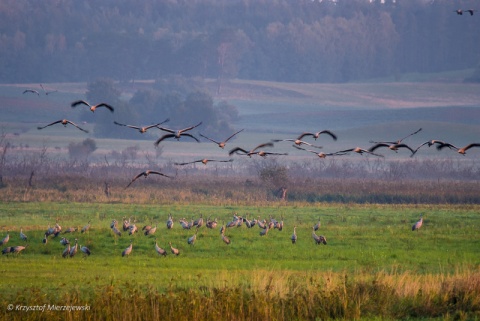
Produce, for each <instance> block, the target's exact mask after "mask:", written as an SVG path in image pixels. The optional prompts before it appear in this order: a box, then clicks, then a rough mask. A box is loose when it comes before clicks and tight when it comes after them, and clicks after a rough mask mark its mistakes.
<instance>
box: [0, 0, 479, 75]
mask: <svg viewBox="0 0 480 321" xmlns="http://www.w3.org/2000/svg"><path fill="white" fill-rule="evenodd" d="M475 4H476V3H475V1H468V0H465V1H455V2H452V1H422V0H412V1H400V0H397V1H388V0H387V1H385V3H382V1H367V0H336V1H327V0H324V1H312V0H296V1H288V0H275V1H273V0H272V1H266V0H264V1H257V0H206V1H181V0H177V1H175V0H173V1H172V0H168V1H166V0H115V1H113V0H98V1H89V0H81V1H73V0H62V1H58V0H44V1H36V0H22V1H18V0H3V1H1V3H0V57H1V59H0V70H2V73H0V81H1V82H60V81H92V80H93V79H97V78H99V77H108V78H112V79H116V80H123V81H129V80H132V79H139V78H144V79H146V78H149V79H160V78H163V77H165V76H172V75H182V76H183V77H186V78H189V77H201V78H218V79H227V78H235V77H236V78H244V79H262V80H271V81H288V82H346V81H353V80H358V79H367V78H373V77H385V76H397V77H399V75H401V74H402V73H406V72H439V71H445V70H455V69H465V68H475V67H476V66H477V65H478V63H479V52H478V43H479V40H480V34H479V33H478V30H479V27H480V20H479V19H480V14H477V13H475V14H474V15H472V16H470V14H468V13H465V14H463V15H457V14H456V13H455V10H456V9H459V8H463V9H469V8H474V6H475ZM479 79H480V71H479V69H478V68H477V70H476V73H475V74H474V75H472V77H471V78H470V79H469V80H470V81H478V80H479Z"/></svg>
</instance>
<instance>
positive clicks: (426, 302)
mask: <svg viewBox="0 0 480 321" xmlns="http://www.w3.org/2000/svg"><path fill="white" fill-rule="evenodd" d="M478 210H479V208H478V206H447V205H445V206H441V205H438V206H427V205H424V206H420V205H419V206H401V205H384V206H381V205H355V204H348V205H341V204H328V205H327V204H320V205H317V206H312V205H309V204H301V203H298V204H295V205H274V204H270V205H263V206H210V205H209V206H207V205H181V204H178V205H162V206H157V205H139V204H91V203H8V202H5V203H2V204H0V213H1V222H2V226H1V228H2V231H3V234H5V233H6V231H7V230H8V231H10V241H9V244H8V245H11V246H13V245H19V244H25V242H23V241H21V240H20V239H19V231H20V228H22V229H23V232H24V233H25V234H27V236H28V237H29V240H28V242H27V243H28V247H27V248H26V249H25V250H24V251H23V252H22V253H20V254H18V255H15V254H10V255H3V256H2V258H1V259H2V275H3V280H2V283H1V285H0V290H1V293H2V301H3V302H2V304H3V306H4V307H6V306H8V304H10V302H15V304H24V305H31V304H38V305H42V304H53V303H56V304H66V302H70V303H71V304H73V303H74V304H77V305H89V306H90V307H91V311H90V312H87V311H86V312H84V314H81V313H78V314H75V313H70V314H67V315H69V316H70V317H71V318H74V319H75V318H79V319H80V318H81V319H83V318H84V317H85V318H92V319H97V318H99V317H100V318H101V319H110V317H108V314H107V311H110V309H112V310H113V308H114V307H115V309H120V310H121V311H122V312H121V313H120V312H116V313H118V314H117V316H118V318H119V319H124V320H127V319H129V318H130V317H134V319H144V318H145V317H147V318H149V317H152V316H153V315H154V314H155V313H157V315H158V316H161V318H162V319H167V320H177V319H185V320H187V319H190V320H191V319H195V320H205V319H214V318H217V317H220V318H221V319H234V320H235V319H238V320H240V319H253V320H262V319H263V320H265V319H272V320H292V317H293V319H298V320H310V319H315V318H321V319H325V318H327V319H329V318H345V319H351V318H357V319H370V318H381V319H396V318H417V317H420V318H433V317H442V318H446V319H448V318H450V317H451V318H452V319H453V318H458V317H459V316H466V317H468V318H469V319H471V318H475V317H479V315H478V314H477V313H479V311H480V310H479V308H480V299H478V294H479V293H480V292H479V291H480V271H479V264H480V261H479V254H480V250H479V249H480V238H479V237H478V228H479V224H480V219H479V217H478ZM234 213H237V214H238V215H242V216H245V217H249V218H250V219H251V218H253V217H260V218H261V219H267V220H268V219H269V218H270V217H272V218H275V219H277V220H280V219H282V218H283V221H284V228H283V230H282V231H279V230H277V229H273V230H270V231H269V232H268V234H267V235H266V236H263V237H262V236H260V235H259V232H260V228H258V227H257V226H255V227H253V228H251V229H249V228H247V227H246V226H245V225H243V226H241V227H238V228H237V227H234V228H228V229H227V231H226V233H225V234H226V235H227V236H228V237H229V238H230V239H231V244H230V245H226V244H224V243H223V242H222V240H221V238H220V234H219V227H218V228H216V229H208V228H206V227H201V228H200V229H199V231H198V234H197V240H196V243H195V244H194V245H189V244H187V239H188V237H190V236H192V235H193V234H194V230H185V229H182V227H181V226H180V224H179V223H178V219H179V218H181V217H186V218H187V219H188V220H189V219H191V218H195V219H196V218H198V217H200V215H202V216H203V217H204V219H206V218H207V217H210V216H211V218H212V219H213V218H217V219H218V221H219V226H220V225H222V223H223V222H228V221H230V220H232V216H233V214H234ZM169 214H172V215H173V217H174V219H175V221H176V222H175V225H174V228H173V229H172V230H168V229H167V228H166V224H165V222H166V220H167V217H168V215H169ZM420 215H423V217H424V225H423V226H422V228H421V229H420V230H419V231H415V232H412V231H411V226H412V225H413V224H414V223H415V222H416V221H417V220H418V218H419V217H420ZM124 216H125V217H132V218H134V219H136V222H137V223H136V224H137V226H138V227H139V229H141V227H142V226H144V225H147V224H148V225H154V224H158V228H157V231H156V233H155V236H144V235H143V234H142V233H141V231H139V233H137V234H134V235H132V236H129V235H128V233H126V232H124V233H123V235H122V236H121V237H117V236H115V235H114V234H113V233H112V232H111V231H110V227H109V226H110V222H111V221H112V219H117V220H119V221H121V220H122V217H124ZM318 219H320V220H321V224H322V225H321V228H320V229H319V231H317V234H319V235H324V236H325V237H326V238H327V245H316V244H315V242H314V240H313V238H312V236H311V234H312V227H313V225H314V224H315V223H316V222H317V221H318ZM57 220H58V223H59V224H60V225H61V226H62V228H63V229H64V230H65V229H66V228H68V227H77V228H78V229H79V230H80V229H81V228H82V227H83V226H84V225H86V224H87V222H89V221H90V224H91V228H90V230H89V231H88V232H86V233H80V232H78V231H77V232H76V233H74V234H71V235H69V234H66V236H67V237H68V238H69V239H70V241H73V239H74V238H78V241H79V244H81V245H86V246H88V247H89V248H90V250H91V252H92V254H91V255H90V256H89V257H86V258H85V257H83V256H82V253H78V254H77V255H76V256H75V257H73V258H67V259H64V258H62V257H61V253H62V251H63V248H64V247H63V246H62V245H61V244H60V243H59V239H60V237H57V238H56V239H55V238H52V237H50V238H49V239H48V243H47V244H43V243H42V238H43V234H44V232H45V230H46V229H47V227H48V226H49V225H50V226H53V225H54V224H55V222H56V221H57ZM293 226H297V229H296V231H297V235H298V241H297V244H295V245H294V244H292V243H291V241H290V236H291V235H292V232H293ZM62 236H63V235H62ZM155 239H157V242H158V244H159V246H160V247H162V248H165V249H167V250H169V248H168V243H169V242H172V245H173V246H174V247H176V248H178V249H179V250H180V252H181V253H180V255H179V256H178V257H176V256H173V255H172V254H171V253H169V254H168V255H167V256H166V257H161V256H159V255H158V254H157V253H156V252H155V249H154V242H155ZM130 241H133V251H132V254H131V255H130V256H128V257H122V256H121V253H122V251H123V250H124V249H125V248H126V247H127V246H128V245H129V244H130ZM234 298H236V299H234ZM380 298H382V300H380ZM105 300H110V301H108V303H106V302H105ZM152 300H153V301H152ZM325 300H326V302H324V301H325ZM454 301H456V302H454ZM72 302H73V303H72ZM153 302H155V304H153ZM180 302H183V304H185V305H187V306H189V309H186V307H184V309H179V308H178V304H180ZM322 302H323V303H322ZM327 303H328V304H327ZM447 303H448V304H447ZM123 304H125V305H128V306H132V305H133V306H138V311H135V309H134V311H127V310H129V309H128V308H126V307H123ZM169 304H175V308H174V307H173V306H169ZM379 304H381V305H382V309H379V308H378V305H379ZM251 305H255V307H252V306H251ZM207 306H208V309H207ZM278 306H282V311H281V312H280V311H277V310H276V309H277V308H278ZM177 309H178V310H177ZM297 310H300V311H301V312H300V311H297ZM3 313H4V316H5V317H6V318H8V319H15V318H17V319H19V320H20V319H23V318H24V317H26V316H28V318H27V319H43V318H45V317H47V316H48V318H54V319H62V318H63V316H64V314H59V313H58V312H52V313H46V314H38V313H36V312H29V313H28V314H26V313H25V312H18V311H12V312H9V311H4V312H3ZM22 313H23V314H22ZM225 313H229V314H225ZM114 315H116V314H114ZM294 316H297V317H298V318H296V317H294ZM112 319H114V318H112Z"/></svg>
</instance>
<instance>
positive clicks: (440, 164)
mask: <svg viewBox="0 0 480 321" xmlns="http://www.w3.org/2000/svg"><path fill="white" fill-rule="evenodd" d="M218 164H219V165H216V166H211V167H208V168H204V165H203V164H200V165H195V166H193V165H189V166H181V167H180V168H179V167H178V166H175V164H174V163H173V162H169V163H166V164H154V165H152V168H158V169H160V171H161V172H162V173H164V174H165V175H167V176H169V177H170V179H168V178H163V179H162V178H161V177H158V175H153V176H154V177H149V178H148V179H146V178H145V179H144V178H142V177H140V178H139V179H138V180H136V182H135V184H132V186H130V187H129V188H128V189H127V190H126V189H125V186H127V185H128V184H129V183H130V182H131V180H132V177H136V176H138V173H139V172H140V171H141V170H140V169H139V167H138V166H136V165H131V164H128V163H127V162H122V161H117V162H112V163H111V164H91V163H89V162H88V161H84V162H79V161H68V160H59V159H48V158H46V157H45V158H43V159H42V158H40V159H39V158H37V157H32V158H30V159H28V158H23V159H19V158H18V159H17V158H10V159H9V160H8V161H5V163H4V164H3V166H2V171H1V172H2V176H1V182H0V184H1V185H0V188H1V190H2V193H1V194H0V199H1V200H2V201H42V200H48V201H65V200H66V199H67V200H68V201H76V202H126V203H130V202H139V203H143V202H145V203H152V202H153V203H155V202H160V203H168V202H188V201H192V202H200V203H212V204H218V203H249V202H269V201H273V202H280V201H283V198H285V200H286V201H287V202H308V203H317V202H331V203H379V204H391V203H393V204H480V170H479V168H478V165H477V164H476V163H475V162H469V161H467V162H466V163H465V161H464V160H448V159H445V160H438V159H421V160H406V161H394V160H390V161H384V160H374V161H372V160H370V161H366V160H365V161H363V160H362V161H361V162H359V161H357V160H349V159H345V160H341V161H340V160H336V159H333V160H328V159H325V160H318V161H317V160H313V161H305V162H302V163H295V162H291V163H289V164H288V165H286V164H283V163H281V162H280V161H279V160H277V159H261V160H252V161H250V160H249V161H242V160H238V159H237V160H235V161H233V162H227V163H218ZM224 164H227V165H224ZM142 168H143V167H142ZM107 186H108V190H107ZM146 189H148V193H145V190H146ZM146 194H148V196H146Z"/></svg>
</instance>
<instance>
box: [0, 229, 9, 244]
mask: <svg viewBox="0 0 480 321" xmlns="http://www.w3.org/2000/svg"><path fill="white" fill-rule="evenodd" d="M8 240H10V234H9V231H7V235H6V236H5V237H4V238H3V240H1V241H0V246H2V245H5V244H7V243H8Z"/></svg>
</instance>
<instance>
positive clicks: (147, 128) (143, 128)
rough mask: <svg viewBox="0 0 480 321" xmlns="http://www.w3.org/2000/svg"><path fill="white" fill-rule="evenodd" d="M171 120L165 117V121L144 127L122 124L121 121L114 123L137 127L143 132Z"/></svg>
mask: <svg viewBox="0 0 480 321" xmlns="http://www.w3.org/2000/svg"><path fill="white" fill-rule="evenodd" d="M169 121H170V118H167V119H165V120H164V121H162V122H161V123H158V124H153V125H150V126H143V127H140V126H133V125H127V124H121V123H119V122H116V121H114V122H113V123H114V124H115V125H118V126H125V127H128V128H133V129H137V130H138V131H139V132H140V133H141V134H143V133H145V132H146V131H147V130H149V129H150V128H152V127H158V126H160V125H162V124H165V123H166V122H169Z"/></svg>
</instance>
